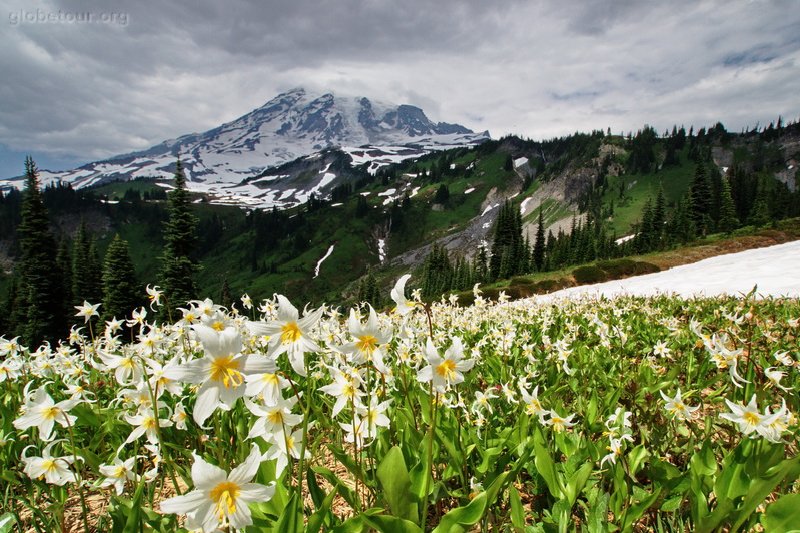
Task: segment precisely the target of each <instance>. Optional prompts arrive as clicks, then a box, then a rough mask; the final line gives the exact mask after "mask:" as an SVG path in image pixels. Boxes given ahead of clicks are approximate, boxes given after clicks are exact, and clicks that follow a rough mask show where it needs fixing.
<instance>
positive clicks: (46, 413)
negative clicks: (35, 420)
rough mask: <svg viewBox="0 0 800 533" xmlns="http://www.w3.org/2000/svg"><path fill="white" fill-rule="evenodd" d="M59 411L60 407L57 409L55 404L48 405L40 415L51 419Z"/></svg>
mask: <svg viewBox="0 0 800 533" xmlns="http://www.w3.org/2000/svg"><path fill="white" fill-rule="evenodd" d="M59 411H61V409H59V408H58V407H56V406H53V407H48V408H47V409H45V410H44V411H43V412H42V416H43V417H45V419H47V420H53V419H54V418H55V417H57V416H58V413H59Z"/></svg>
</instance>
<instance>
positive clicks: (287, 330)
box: [247, 294, 324, 377]
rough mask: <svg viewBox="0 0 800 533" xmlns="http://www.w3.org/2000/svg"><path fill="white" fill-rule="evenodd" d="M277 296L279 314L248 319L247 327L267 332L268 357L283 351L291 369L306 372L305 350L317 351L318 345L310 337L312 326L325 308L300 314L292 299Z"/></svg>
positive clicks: (273, 356)
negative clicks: (265, 318)
mask: <svg viewBox="0 0 800 533" xmlns="http://www.w3.org/2000/svg"><path fill="white" fill-rule="evenodd" d="M277 298H278V317H277V319H276V320H273V321H272V322H269V323H267V324H262V323H259V322H249V323H248V324H247V327H248V328H249V329H250V331H251V332H252V333H255V334H258V335H269V336H270V341H269V346H270V353H269V355H270V357H272V358H273V359H277V358H278V356H280V355H281V354H283V353H285V354H286V355H287V357H288V358H289V363H291V365H292V369H294V371H295V372H297V373H298V374H299V375H301V376H303V377H305V376H306V368H305V360H304V358H303V356H304V355H305V354H306V353H307V352H318V351H319V346H318V345H317V343H316V342H314V341H313V340H312V339H311V337H310V331H311V328H313V327H314V326H315V325H316V323H317V322H319V320H320V318H322V313H323V311H324V308H322V307H320V308H319V309H317V310H316V311H312V312H310V313H308V314H306V315H305V316H303V318H300V313H299V312H298V311H297V308H296V307H295V306H293V305H292V303H291V302H290V301H289V300H287V299H286V297H285V296H282V295H280V294H278V295H277Z"/></svg>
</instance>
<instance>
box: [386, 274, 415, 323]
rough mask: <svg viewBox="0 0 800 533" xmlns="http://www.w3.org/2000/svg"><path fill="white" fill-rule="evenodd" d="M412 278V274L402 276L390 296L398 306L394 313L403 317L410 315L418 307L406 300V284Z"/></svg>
mask: <svg viewBox="0 0 800 533" xmlns="http://www.w3.org/2000/svg"><path fill="white" fill-rule="evenodd" d="M410 278H411V274H406V275H405V276H401V277H400V279H398V280H397V283H395V284H394V287H393V288H392V292H391V293H390V296H391V297H392V300H394V303H395V305H396V307H395V309H394V311H395V313H397V314H398V315H401V316H402V315H406V314H408V313H410V312H411V311H413V310H414V308H415V307H416V306H417V304H416V303H415V302H409V301H408V300H407V299H406V295H405V292H406V283H407V282H408V280H409V279H410Z"/></svg>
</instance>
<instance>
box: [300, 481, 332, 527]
mask: <svg viewBox="0 0 800 533" xmlns="http://www.w3.org/2000/svg"><path fill="white" fill-rule="evenodd" d="M312 477H313V476H312ZM337 489H338V485H337V486H336V487H334V488H333V490H331V491H330V493H328V495H327V496H325V499H324V500H323V501H322V503H321V505H319V506H318V507H317V511H316V512H315V513H314V514H312V515H311V516H309V517H308V524H307V526H306V532H307V533H317V531H319V530H320V529H321V528H322V524H323V523H324V522H325V516H326V515H327V514H328V513H329V512H330V510H331V505H333V498H334V497H336V491H337Z"/></svg>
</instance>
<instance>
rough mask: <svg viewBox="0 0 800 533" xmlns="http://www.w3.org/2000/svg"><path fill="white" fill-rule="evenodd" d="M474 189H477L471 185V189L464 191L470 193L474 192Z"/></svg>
mask: <svg viewBox="0 0 800 533" xmlns="http://www.w3.org/2000/svg"><path fill="white" fill-rule="evenodd" d="M474 191H475V187H470V188H469V189H467V190H466V191H464V194H469V193H471V192H474Z"/></svg>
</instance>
